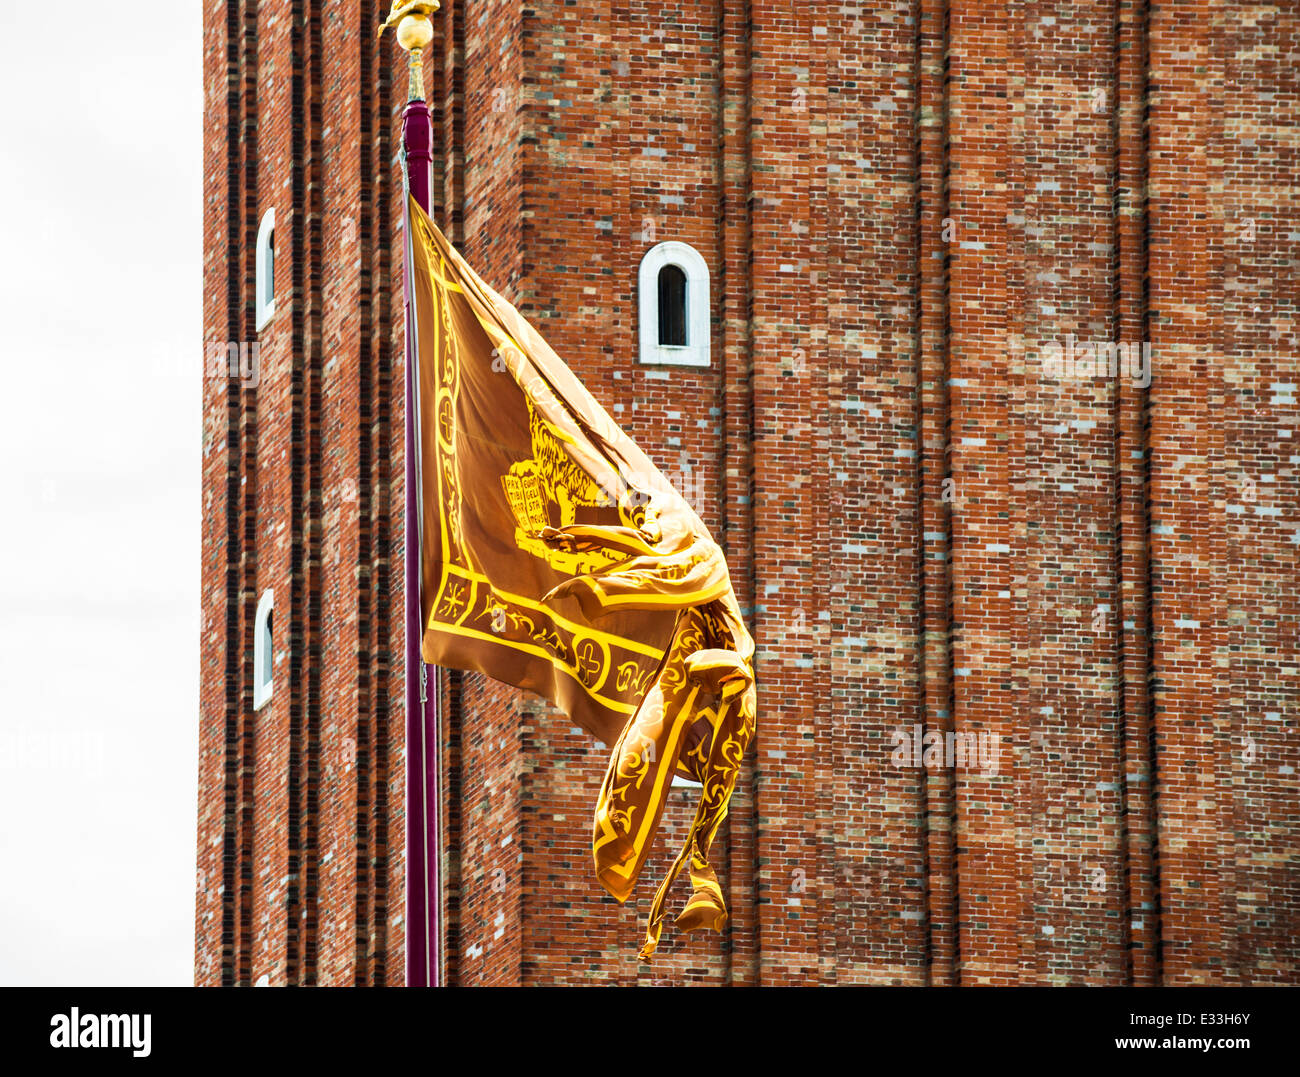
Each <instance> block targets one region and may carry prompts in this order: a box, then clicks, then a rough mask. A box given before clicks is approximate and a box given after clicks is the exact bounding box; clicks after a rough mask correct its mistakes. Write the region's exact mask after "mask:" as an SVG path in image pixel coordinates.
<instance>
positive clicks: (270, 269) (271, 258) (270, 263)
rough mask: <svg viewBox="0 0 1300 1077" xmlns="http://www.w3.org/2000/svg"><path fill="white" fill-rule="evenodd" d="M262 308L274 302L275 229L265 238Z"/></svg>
mask: <svg viewBox="0 0 1300 1077" xmlns="http://www.w3.org/2000/svg"><path fill="white" fill-rule="evenodd" d="M262 288H263V291H262V306H263V308H266V307H269V306H271V304H273V303H274V302H275V229H274V228H272V229H271V231H270V234H269V235H268V236H267V237H266V279H265V280H263V281H262Z"/></svg>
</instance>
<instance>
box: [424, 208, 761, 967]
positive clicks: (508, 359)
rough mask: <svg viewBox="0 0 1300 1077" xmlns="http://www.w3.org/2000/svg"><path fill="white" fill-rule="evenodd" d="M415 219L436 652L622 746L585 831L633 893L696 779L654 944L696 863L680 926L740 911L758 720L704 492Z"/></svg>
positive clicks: (612, 879) (748, 659)
mask: <svg viewBox="0 0 1300 1077" xmlns="http://www.w3.org/2000/svg"><path fill="white" fill-rule="evenodd" d="M406 225H407V228H406V237H407V265H408V271H409V274H410V278H409V279H410V281H411V286H412V306H411V312H412V321H413V324H412V325H410V326H409V327H408V328H409V331H411V332H413V333H414V334H415V336H416V356H417V375H416V395H417V404H416V416H417V422H418V438H417V446H418V453H419V457H420V459H419V469H420V470H419V474H420V475H421V485H420V490H419V494H420V532H421V534H420V548H421V577H422V578H421V606H422V616H423V624H424V633H423V640H422V649H423V654H424V659H425V661H426V662H429V663H436V664H439V665H443V666H450V667H454V668H458V669H466V670H477V671H479V672H482V673H486V674H488V675H489V676H491V677H495V678H497V679H498V680H501V681H505V682H506V683H508V684H513V685H516V686H518V687H520V688H526V689H529V690H531V691H534V692H537V693H539V694H540V695H542V696H544V697H546V698H547V699H549V700H551V701H552V702H553V703H554V704H555V705H556V706H557V707H559V708H560V709H561V710H563V711H564V712H565V713H566V714H568V715H569V716H570V717H571V718H572V719H573V720H574V721H575V722H576V723H577V724H578V725H580V726H582V727H583V728H584V729H586V730H587V731H588V732H590V733H592V734H593V735H594V736H596V737H599V738H600V739H601V740H602V741H604V742H605V743H606V744H607V745H610V746H611V747H612V751H611V755H610V759H609V764H608V768H607V770H606V772H605V778H604V781H603V783H602V785H601V789H600V794H599V797H598V799H597V803H596V809H595V819H594V825H593V837H592V852H593V857H594V860H595V871H596V877H597V879H598V880H599V881H600V883H601V885H602V886H604V888H605V889H606V890H607V891H608V892H609V893H610V894H612V895H613V896H614V897H615V898H617V899H618V900H619V901H620V902H622V901H625V900H626V899H627V898H628V896H629V895H630V894H631V893H632V890H633V887H634V885H635V881H636V878H637V875H638V873H639V872H640V870H641V868H642V866H643V865H644V863H645V861H646V859H647V856H648V855H649V852H650V849H651V846H652V844H653V839H654V835H655V831H656V829H657V827H658V825H659V820H660V816H661V814H662V812H663V809H664V805H665V803H666V802H667V796H668V790H669V787H670V785H671V784H672V780H673V777H674V775H681V776H683V777H685V778H688V779H690V780H692V781H695V782H698V783H699V784H700V787H701V788H700V800H699V806H698V808H697V810H696V814H695V818H694V821H693V823H692V825H691V828H690V831H689V833H688V835H687V838H686V841H685V844H684V845H683V847H682V850H681V852H680V853H679V854H678V856H677V858H676V859H675V860H674V862H673V864H672V867H671V868H670V869H669V872H668V874H667V876H666V877H665V878H664V880H663V881H662V883H661V885H660V886H659V889H658V891H657V893H656V895H655V898H654V901H653V904H652V906H651V910H650V918H649V925H648V928H647V933H646V939H645V943H644V945H643V947H642V949H641V957H642V958H643V959H644V960H649V959H650V955H651V954H653V952H654V950H655V947H656V945H657V944H658V940H659V937H660V932H661V930H662V923H663V920H664V917H665V915H666V914H665V911H664V909H665V905H666V902H667V897H668V892H669V890H670V888H671V886H672V884H673V882H674V880H675V879H676V878H677V877H678V876H679V874H680V873H681V872H682V870H683V869H686V870H689V873H690V879H691V885H692V890H691V895H690V897H689V898H688V900H687V903H686V906H685V908H684V909H683V911H682V912H681V914H680V915H679V916H678V917H677V919H676V923H677V925H678V926H679V927H680V928H681V929H683V930H686V931H692V930H697V929H702V928H712V929H713V930H716V931H721V930H722V928H723V926H724V925H725V923H726V919H727V910H726V902H725V900H724V898H723V893H722V888H721V886H720V885H719V883H718V880H717V876H716V874H715V872H714V870H713V868H712V867H711V866H710V864H709V860H708V856H709V850H710V848H711V846H712V844H713V840H714V837H715V835H716V834H717V832H718V828H719V827H720V826H721V824H722V822H723V820H724V819H725V818H726V815H727V807H728V803H729V801H730V798H731V794H732V791H733V790H734V788H735V785H736V779H737V776H738V774H739V769H740V763H741V760H742V759H743V757H744V754H745V751H746V749H747V747H748V745H749V742H750V741H751V740H752V738H753V735H754V728H755V709H756V693H755V686H754V673H753V654H754V643H753V640H752V639H751V637H750V635H749V632H748V631H747V629H746V627H745V624H744V620H743V618H742V617H741V614H740V608H739V605H738V604H737V601H736V596H735V592H734V590H733V589H732V586H731V579H730V576H729V575H728V572H727V563H726V559H725V557H724V556H723V554H722V550H721V549H720V548H719V547H718V545H717V543H715V542H714V541H713V538H712V537H711V536H710V534H709V532H708V529H707V528H706V527H705V526H704V524H703V523H702V522H701V521H700V519H699V517H698V516H696V514H695V513H694V511H693V510H692V509H691V507H690V506H689V505H688V504H687V503H686V502H685V501H684V500H683V499H682V497H681V496H680V495H679V494H678V493H677V491H676V490H674V489H673V487H672V485H671V484H670V483H669V482H668V481H667V480H666V479H665V478H664V476H663V475H662V474H661V473H660V472H659V470H658V469H657V468H656V467H655V466H654V464H653V463H651V461H650V460H649V459H648V458H647V457H646V456H645V455H644V454H643V453H642V452H641V450H640V449H639V448H637V446H636V445H635V443H633V441H632V440H631V439H630V438H629V437H628V436H627V435H626V434H624V433H623V431H622V430H620V429H619V427H618V426H617V425H616V424H615V423H614V421H613V420H612V419H611V418H610V417H609V415H608V414H607V413H606V412H605V411H604V409H603V408H601V406H600V405H599V404H598V403H596V401H595V399H594V398H593V397H592V396H591V394H590V393H589V392H587V390H586V389H585V388H584V386H583V385H582V383H581V382H580V381H579V380H578V379H577V378H576V377H575V376H574V375H573V373H572V372H571V371H570V370H569V369H568V367H567V366H565V364H564V363H563V362H562V361H561V360H560V359H559V357H558V356H556V354H555V353H554V352H553V351H552V350H551V349H550V347H548V346H547V344H546V342H545V340H543V339H542V337H541V335H540V334H538V333H537V331H536V330H534V329H533V327H532V326H531V325H529V323H528V322H527V321H526V320H525V319H524V318H523V317H522V316H521V315H520V314H519V313H518V311H516V310H515V308H514V307H513V306H511V304H510V303H508V302H507V301H506V300H505V299H503V298H502V297H501V296H499V295H498V294H497V293H496V292H495V291H493V290H492V289H491V288H490V287H489V286H488V285H487V284H485V283H484V282H483V281H482V280H481V279H480V278H479V277H478V276H477V275H476V274H475V273H474V271H473V270H472V269H470V267H469V266H468V265H467V264H466V262H465V261H464V259H463V258H461V256H460V255H459V254H458V253H457V252H456V250H455V249H454V248H453V247H452V246H451V244H450V243H448V241H447V240H446V238H445V237H444V236H443V235H442V233H441V232H440V231H439V230H438V229H437V227H436V226H435V225H434V224H433V223H432V221H430V219H429V217H428V216H427V214H425V212H424V210H423V209H422V208H421V207H420V205H419V204H418V203H417V202H416V201H415V200H414V199H408V203H407V219H406Z"/></svg>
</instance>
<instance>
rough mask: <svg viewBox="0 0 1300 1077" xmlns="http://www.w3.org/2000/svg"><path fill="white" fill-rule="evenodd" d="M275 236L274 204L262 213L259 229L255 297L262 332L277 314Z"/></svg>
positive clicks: (258, 327) (258, 326) (259, 326)
mask: <svg viewBox="0 0 1300 1077" xmlns="http://www.w3.org/2000/svg"><path fill="white" fill-rule="evenodd" d="M274 236H275V207H274V206H272V207H271V208H270V209H268V210H267V211H266V212H265V213H264V214H263V215H262V223H261V224H260V225H259V226H258V229H257V257H256V274H255V277H256V283H255V285H254V289H255V295H254V297H253V299H254V303H255V305H256V308H257V330H258V332H259V333H260V332H261V331H262V329H263V328H264V327H265V326H266V323H267V322H269V321H270V320H271V317H272V316H273V315H274V314H275V270H276V266H275V262H276V259H275V258H274V256H273V249H272V244H273V242H274ZM268 277H269V283H270V286H271V298H270V299H269V300H268V299H267V298H266V290H267V283H268Z"/></svg>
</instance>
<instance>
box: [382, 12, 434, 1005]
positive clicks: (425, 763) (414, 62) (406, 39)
mask: <svg viewBox="0 0 1300 1077" xmlns="http://www.w3.org/2000/svg"><path fill="white" fill-rule="evenodd" d="M440 6H441V5H440V4H439V2H438V0H430V2H428V3H405V4H403V3H398V4H394V5H393V14H392V15H390V17H389V21H388V25H391V24H392V23H393V22H394V21H395V18H396V17H399V16H400V21H397V43H398V44H399V45H400V46H401V47H402V48H403V49H405V50H406V52H407V53H408V55H409V71H410V78H409V84H408V93H407V102H406V108H405V109H404V110H403V111H402V151H403V158H404V160H405V167H406V185H407V189H408V190H409V191H410V193H411V195H412V196H413V197H414V198H415V200H416V201H417V202H418V203H419V204H420V206H421V207H422V208H423V209H424V211H425V212H426V213H431V212H432V201H431V198H430V193H431V192H430V188H431V176H430V170H431V166H432V163H433V122H432V118H431V117H430V115H429V106H428V104H427V103H426V102H425V94H424V72H423V59H424V52H425V50H426V49H427V48H429V46H430V45H431V44H432V42H433V24H432V23H431V22H430V21H429V16H430V15H432V14H433V13H434V12H436V11H437V10H438V8H439V7H440ZM403 213H404V214H405V207H404V208H403ZM410 242H411V236H410V227H409V221H408V222H407V227H406V229H405V235H404V236H403V244H404V246H405V245H408V244H409V243H410ZM404 274H405V281H404V286H405V295H406V472H405V474H406V527H405V544H406V546H405V548H406V565H405V577H404V578H405V588H406V590H405V594H406V715H407V719H406V983H407V986H409V987H437V986H439V985H440V984H441V981H442V977H441V964H442V953H441V950H442V945H441V944H442V938H441V921H442V918H441V909H440V907H439V905H440V899H441V896H442V895H441V862H440V855H439V852H440V850H439V838H440V818H439V815H440V813H439V803H440V802H439V791H440V789H441V783H440V781H439V769H438V768H439V763H440V762H441V758H440V757H441V752H440V750H439V749H440V743H439V731H440V728H441V725H440V723H439V720H438V718H439V715H438V707H439V703H440V700H441V687H442V686H441V679H440V677H439V675H438V667H436V666H434V667H432V668H431V669H427V668H426V667H425V665H424V660H423V658H422V657H421V653H420V642H421V638H422V637H423V634H424V632H423V629H424V625H423V623H422V616H421V608H420V605H421V604H420V472H419V457H418V442H417V438H416V427H417V423H418V420H419V411H418V404H417V397H416V389H417V382H416V363H417V361H418V354H417V350H416V337H417V334H416V332H415V307H414V303H413V298H412V286H413V282H412V281H411V278H410V266H409V262H408V264H407V265H406V266H405V269H404Z"/></svg>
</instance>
